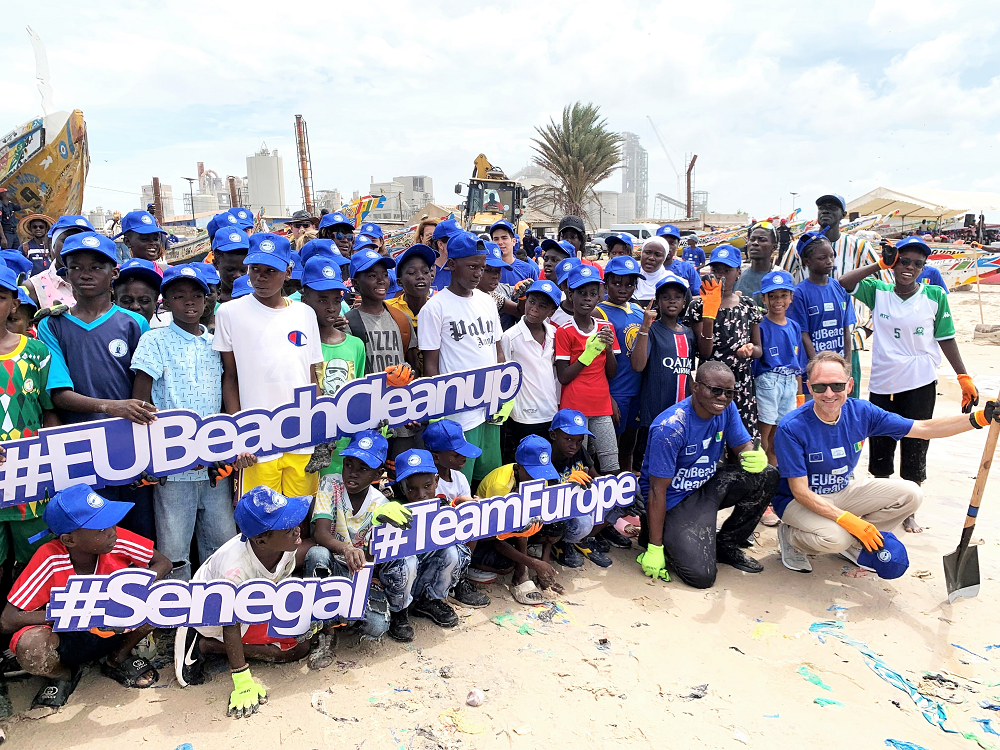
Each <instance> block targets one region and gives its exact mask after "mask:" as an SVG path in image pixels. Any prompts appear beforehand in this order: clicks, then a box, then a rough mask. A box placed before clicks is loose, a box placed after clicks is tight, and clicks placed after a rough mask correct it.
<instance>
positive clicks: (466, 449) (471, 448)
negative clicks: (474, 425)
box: [428, 440, 483, 458]
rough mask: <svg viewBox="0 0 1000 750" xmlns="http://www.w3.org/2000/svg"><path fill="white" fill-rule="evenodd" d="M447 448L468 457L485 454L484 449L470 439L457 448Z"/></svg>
mask: <svg viewBox="0 0 1000 750" xmlns="http://www.w3.org/2000/svg"><path fill="white" fill-rule="evenodd" d="M428 450H429V449H428ZM446 450H453V451H455V453H457V454H458V455H460V456H465V457H466V458H479V457H480V456H481V455H483V451H482V450H481V449H480V448H477V447H476V446H475V445H473V444H472V443H470V442H469V441H468V440H466V441H465V443H463V444H462V445H460V446H459V447H457V448H447V449H446Z"/></svg>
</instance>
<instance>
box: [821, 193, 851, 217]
mask: <svg viewBox="0 0 1000 750" xmlns="http://www.w3.org/2000/svg"><path fill="white" fill-rule="evenodd" d="M827 201H832V202H833V203H839V204H840V208H841V210H842V211H843V212H844V213H845V214H846V213H847V201H845V200H844V196H842V195H837V194H836V193H827V194H826V195H821V196H820V197H819V198H817V199H816V205H817V206H818V205H819V204H820V203H826V202H827Z"/></svg>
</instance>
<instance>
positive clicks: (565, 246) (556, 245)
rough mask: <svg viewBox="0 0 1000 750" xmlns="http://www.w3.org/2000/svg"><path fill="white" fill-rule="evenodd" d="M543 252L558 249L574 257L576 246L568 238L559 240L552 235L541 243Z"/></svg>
mask: <svg viewBox="0 0 1000 750" xmlns="http://www.w3.org/2000/svg"><path fill="white" fill-rule="evenodd" d="M540 247H541V249H542V252H545V251H546V250H558V251H559V252H560V253H566V255H568V256H569V257H571V258H573V257H575V256H576V248H575V247H574V246H573V244H572V243H571V242H569V241H568V240H559V241H558V242H557V241H556V240H554V239H552V238H551V237H548V238H546V239H544V240H542V244H541V245H540Z"/></svg>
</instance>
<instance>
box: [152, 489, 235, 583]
mask: <svg viewBox="0 0 1000 750" xmlns="http://www.w3.org/2000/svg"><path fill="white" fill-rule="evenodd" d="M153 510H154V513H155V515H156V537H157V540H156V541H157V543H156V549H157V550H159V552H160V554H162V555H163V556H164V557H166V558H167V559H168V560H170V561H171V562H172V563H173V564H174V568H173V570H171V571H170V573H169V574H168V575H167V578H176V579H179V580H182V581H190V580H191V560H190V557H191V539H192V538H194V537H195V536H197V538H198V555H199V557H201V561H202V562H205V560H207V559H208V556H209V555H211V554H212V553H213V552H215V550H217V549H219V547H221V546H222V545H223V544H225V543H226V542H228V541H229V540H230V539H232V538H233V537H234V536H236V534H237V533H238V532H237V531H236V522H235V521H234V520H233V485H232V483H231V482H230V481H229V480H228V479H226V480H223V481H221V482H219V483H218V484H217V485H216V486H215V487H212V486H211V485H210V484H209V483H208V480H207V479H205V480H202V481H200V482H167V483H166V484H165V485H163V486H160V485H156V486H155V487H154V493H153Z"/></svg>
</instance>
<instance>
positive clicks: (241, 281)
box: [229, 274, 253, 299]
mask: <svg viewBox="0 0 1000 750" xmlns="http://www.w3.org/2000/svg"><path fill="white" fill-rule="evenodd" d="M248 294H253V287H252V286H250V277H249V276H247V275H246V274H243V275H242V276H238V277H236V281H234V282H233V293H232V294H231V295H229V297H230V299H239V298H240V297H246V296H247V295H248Z"/></svg>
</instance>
